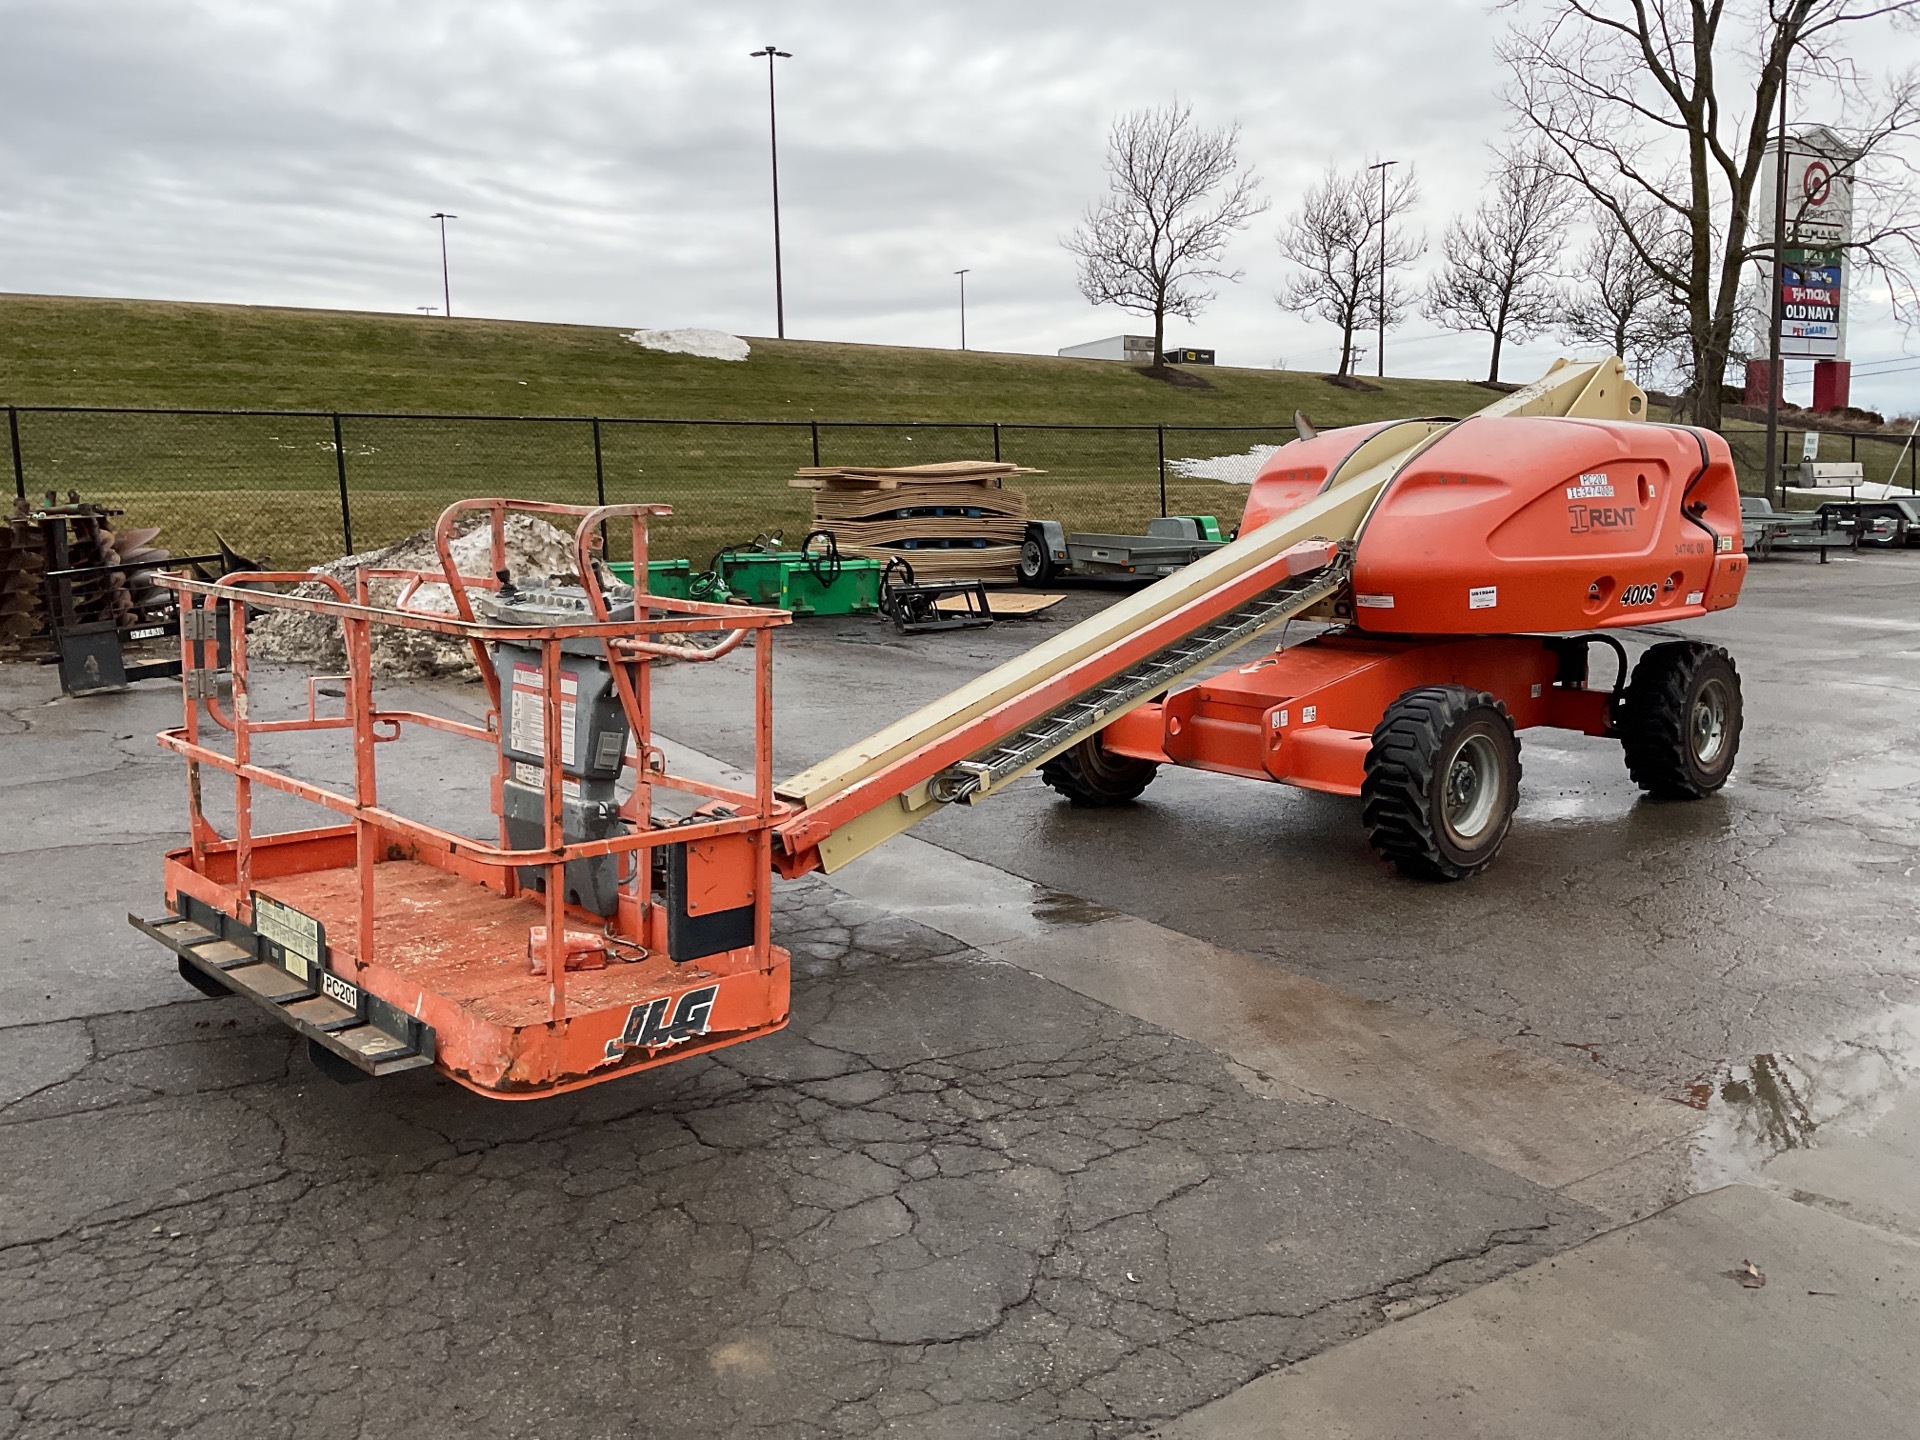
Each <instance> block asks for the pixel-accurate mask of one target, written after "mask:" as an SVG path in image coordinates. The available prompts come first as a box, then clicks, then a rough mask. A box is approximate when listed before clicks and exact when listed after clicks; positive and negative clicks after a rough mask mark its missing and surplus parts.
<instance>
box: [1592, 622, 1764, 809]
mask: <svg viewBox="0 0 1920 1440" xmlns="http://www.w3.org/2000/svg"><path fill="white" fill-rule="evenodd" d="M1740 718H1741V706H1740V672H1739V671H1737V670H1735V669H1734V666H1733V658H1732V657H1731V656H1730V655H1728V654H1727V652H1726V651H1725V650H1722V649H1721V648H1720V647H1719V646H1718V645H1703V644H1701V643H1700V642H1699V641H1697V640H1669V641H1668V642H1666V643H1665V644H1663V645H1655V646H1654V647H1653V648H1652V649H1651V650H1649V651H1647V653H1646V654H1644V655H1642V656H1641V657H1640V661H1639V663H1638V664H1637V665H1635V666H1634V667H1633V678H1632V679H1631V680H1630V681H1628V682H1627V693H1626V694H1625V696H1624V697H1622V699H1621V703H1620V715H1619V719H1618V721H1617V726H1616V728H1617V729H1618V731H1619V734H1620V743H1621V745H1622V746H1623V747H1624V748H1625V750H1626V753H1627V773H1628V774H1629V775H1631V776H1633V783H1634V784H1636V785H1638V786H1639V787H1640V788H1641V789H1642V790H1644V791H1646V792H1647V794H1649V795H1651V796H1653V797H1654V798H1655V799H1659V800H1698V799H1700V798H1702V797H1703V796H1707V795H1711V794H1713V792H1714V791H1716V790H1718V789H1719V788H1720V787H1721V786H1722V785H1724V784H1726V783H1727V777H1728V776H1729V775H1731V774H1732V773H1733V762H1734V759H1735V757H1736V756H1738V754H1739V753H1740Z"/></svg>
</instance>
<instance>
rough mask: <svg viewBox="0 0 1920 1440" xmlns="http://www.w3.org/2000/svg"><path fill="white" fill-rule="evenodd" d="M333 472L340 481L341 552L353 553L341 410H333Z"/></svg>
mask: <svg viewBox="0 0 1920 1440" xmlns="http://www.w3.org/2000/svg"><path fill="white" fill-rule="evenodd" d="M333 473H334V475H335V477H336V478H337V479H338V480H339V481H340V543H341V544H342V545H344V546H345V547H346V548H345V549H344V550H342V551H341V552H340V553H341V554H343V555H351V554H353V515H352V513H351V511H350V510H349V508H348V506H347V446H346V442H345V441H343V440H342V439H341V438H340V412H339V411H338V410H336V411H334V412H333Z"/></svg>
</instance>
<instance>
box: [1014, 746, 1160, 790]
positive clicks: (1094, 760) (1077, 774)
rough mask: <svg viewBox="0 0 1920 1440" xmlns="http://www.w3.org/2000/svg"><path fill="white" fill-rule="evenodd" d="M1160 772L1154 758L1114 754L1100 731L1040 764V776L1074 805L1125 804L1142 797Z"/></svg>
mask: <svg viewBox="0 0 1920 1440" xmlns="http://www.w3.org/2000/svg"><path fill="white" fill-rule="evenodd" d="M1159 773H1160V767H1159V765H1157V764H1156V763H1155V762H1153V761H1152V760H1135V759H1133V758H1131V757H1130V756H1126V755H1115V754H1112V753H1111V752H1110V751H1108V750H1107V749H1106V747H1105V746H1103V745H1102V744H1101V743H1100V737H1099V736H1098V735H1097V734H1096V735H1089V736H1088V737H1087V738H1086V739H1084V740H1082V741H1081V742H1080V743H1079V744H1078V745H1075V746H1074V747H1073V748H1072V749H1071V750H1063V751H1061V752H1060V753H1059V754H1058V755H1056V756H1054V757H1053V759H1051V760H1049V761H1047V762H1046V763H1045V764H1043V765H1042V766H1041V767H1040V778H1041V779H1042V780H1044V781H1045V782H1046V783H1047V784H1048V786H1050V787H1051V788H1052V789H1055V790H1058V791H1059V792H1060V793H1061V794H1062V795H1064V796H1066V797H1067V800H1068V801H1069V803H1071V804H1074V805H1124V804H1126V803H1127V802H1128V801H1129V800H1135V799H1138V798H1139V795H1140V792H1141V791H1142V790H1145V789H1146V788H1147V786H1149V785H1151V784H1152V783H1153V777H1154V776H1155V775H1157V774H1159Z"/></svg>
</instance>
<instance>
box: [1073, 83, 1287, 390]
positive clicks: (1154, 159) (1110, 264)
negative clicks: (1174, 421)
mask: <svg viewBox="0 0 1920 1440" xmlns="http://www.w3.org/2000/svg"><path fill="white" fill-rule="evenodd" d="M1239 150H1240V126H1239V125H1238V124H1237V123H1235V124H1232V125H1228V126H1226V127H1224V128H1222V129H1219V130H1207V129H1204V128H1202V127H1200V126H1197V125H1195V124H1194V123H1193V112H1192V109H1191V107H1189V106H1186V105H1182V104H1180V103H1179V102H1177V101H1176V102H1174V103H1173V104H1170V105H1163V106H1160V107H1159V108H1157V109H1153V110H1135V111H1132V112H1131V113H1129V114H1126V115H1122V116H1121V117H1120V118H1119V119H1118V120H1116V121H1115V122H1114V125H1113V132H1112V134H1111V135H1110V136H1109V137H1108V140H1107V175H1108V191H1107V194H1106V195H1105V196H1103V197H1102V198H1101V199H1100V200H1099V201H1098V202H1097V203H1096V204H1094V205H1092V206H1090V207H1089V208H1088V210H1087V215H1086V219H1085V221H1084V222H1083V223H1082V224H1081V226H1080V228H1079V229H1077V230H1075V231H1074V233H1073V234H1072V235H1071V236H1069V237H1068V238H1067V239H1066V240H1065V241H1063V242H1062V243H1063V244H1064V245H1065V246H1066V248H1067V249H1068V250H1069V251H1071V252H1072V253H1073V254H1074V255H1075V256H1076V257H1077V258H1078V259H1079V262H1080V265H1079V270H1080V293H1081V294H1083V295H1085V296H1086V297H1087V299H1088V300H1089V301H1090V302H1091V303H1093V304H1095V305H1117V306H1119V307H1120V308H1121V309H1122V310H1131V311H1133V312H1134V313H1135V314H1139V315H1151V316H1152V317H1153V363H1154V364H1155V365H1158V364H1159V363H1160V357H1161V355H1162V354H1163V353H1164V352H1165V349H1166V332H1167V316H1169V315H1178V316H1180V317H1181V318H1183V319H1188V320H1191V319H1192V318H1193V317H1194V316H1196V315H1198V314H1199V313H1200V311H1201V309H1202V308H1203V307H1204V306H1205V305H1206V303H1207V302H1208V301H1209V300H1211V299H1213V297H1214V293H1215V292H1214V291H1212V290H1210V289H1208V288H1207V287H1206V283H1205V282H1207V281H1209V280H1223V281H1227V282H1228V283H1231V282H1233V281H1235V280H1238V279H1239V278H1240V273H1241V272H1240V271H1238V270H1227V269H1224V268H1222V266H1221V263H1220V261H1221V257H1222V256H1223V255H1224V254H1225V253H1226V247H1227V242H1228V241H1229V240H1231V239H1232V238H1233V234H1234V232H1235V231H1236V230H1241V229H1244V228H1245V227H1246V225H1247V224H1248V222H1250V221H1251V220H1252V219H1253V217H1254V216H1256V215H1258V214H1259V213H1260V212H1261V211H1263V210H1265V209H1266V208H1267V202H1266V201H1265V200H1263V199H1261V198H1260V194H1259V191H1260V177H1259V176H1258V175H1256V174H1255V173H1254V172H1253V170H1252V169H1244V170H1243V169H1242V168H1241V166H1240V159H1239Z"/></svg>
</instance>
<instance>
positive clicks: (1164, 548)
mask: <svg viewBox="0 0 1920 1440" xmlns="http://www.w3.org/2000/svg"><path fill="white" fill-rule="evenodd" d="M1226 543H1227V542H1226V540H1225V538H1224V537H1223V536H1222V535H1221V534H1220V522H1219V521H1218V520H1216V519H1215V518H1214V517H1213V516H1211V515H1167V516H1163V517H1162V518H1160V519H1158V520H1149V521H1148V522H1147V533H1146V534H1144V535H1100V534H1094V533H1090V532H1084V531H1075V532H1071V533H1069V532H1068V530H1067V528H1066V527H1065V526H1064V525H1062V524H1061V523H1060V522H1059V521H1058V520H1029V521H1028V522H1027V533H1026V535H1025V537H1024V538H1023V539H1022V540H1021V543H1020V559H1019V562H1018V563H1017V565H1016V566H1015V572H1014V573H1015V574H1016V575H1017V576H1018V577H1019V580H1020V583H1021V584H1022V585H1048V584H1051V583H1052V582H1053V581H1054V580H1056V579H1059V578H1061V577H1064V576H1073V577H1076V578H1079V579H1091V578H1103V579H1149V580H1161V579H1165V578H1166V577H1167V576H1169V575H1171V574H1173V572H1174V571H1176V570H1178V569H1180V568H1181V567H1182V566H1185V565H1191V564H1192V563H1193V562H1194V561H1196V560H1198V559H1199V558H1200V557H1201V556H1203V555H1211V554H1212V553H1213V552H1214V551H1215V550H1218V549H1219V548H1220V547H1221V546H1222V545H1224V544H1226Z"/></svg>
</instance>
